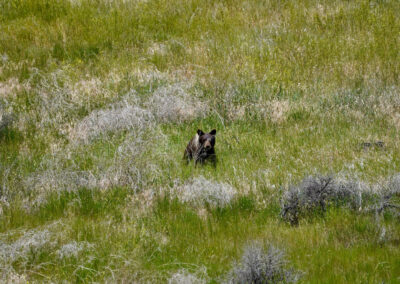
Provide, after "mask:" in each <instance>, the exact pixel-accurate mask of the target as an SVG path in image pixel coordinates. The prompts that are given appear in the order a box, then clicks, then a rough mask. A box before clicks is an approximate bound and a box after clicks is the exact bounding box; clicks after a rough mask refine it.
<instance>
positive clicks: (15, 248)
mask: <svg viewBox="0 0 400 284" xmlns="http://www.w3.org/2000/svg"><path fill="white" fill-rule="evenodd" d="M53 246H54V243H53V242H51V233H50V232H49V231H48V230H43V231H36V230H31V231H28V232H26V233H25V234H24V235H23V236H22V237H21V238H19V239H18V240H16V241H15V242H13V243H11V244H5V243H3V244H0V267H7V266H9V265H11V264H12V263H13V262H15V261H21V262H26V261H28V259H29V255H32V254H37V253H40V252H41V251H42V250H44V249H46V248H52V247H53Z"/></svg>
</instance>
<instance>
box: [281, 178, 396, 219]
mask: <svg viewBox="0 0 400 284" xmlns="http://www.w3.org/2000/svg"><path fill="white" fill-rule="evenodd" d="M399 185H400V183H399V182H397V179H394V180H393V181H392V182H389V183H388V185H387V186H386V187H387V189H385V188H379V189H378V190H376V189H375V190H373V189H371V188H368V186H367V185H361V183H359V182H358V183H356V182H354V181H336V180H334V179H333V178H332V177H324V176H316V177H314V176H309V177H307V178H305V179H304V180H303V181H302V182H301V183H300V184H299V185H297V186H292V187H290V188H289V190H288V191H286V192H285V193H284V195H283V200H282V209H281V216H282V218H283V219H284V220H285V221H287V222H289V223H290V224H291V225H298V223H299V220H300V219H301V218H302V217H304V216H306V215H313V214H322V215H323V214H325V212H326V210H327V208H328V206H329V205H335V206H346V207H348V208H350V209H353V210H358V211H363V212H367V211H376V212H378V213H381V212H382V211H383V210H385V209H399V208H400V206H398V205H396V204H394V203H393V202H392V198H393V197H394V196H396V195H398V192H399V188H400V187H399Z"/></svg>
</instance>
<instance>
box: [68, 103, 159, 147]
mask: <svg viewBox="0 0 400 284" xmlns="http://www.w3.org/2000/svg"><path fill="white" fill-rule="evenodd" d="M152 121H153V115H152V114H151V113H150V112H149V111H148V110H145V109H142V108H140V107H137V106H132V105H126V106H124V107H116V108H114V107H112V108H110V109H106V110H95V111H93V112H92V113H91V114H89V115H88V116H87V117H85V118H84V119H83V120H82V121H80V122H79V123H78V124H77V125H76V127H75V128H74V130H73V131H72V133H71V138H72V139H73V140H78V141H79V140H81V141H83V142H86V143H88V142H90V141H92V140H93V139H95V138H96V137H98V136H100V135H106V134H108V133H113V132H114V133H115V132H117V131H122V130H129V129H134V130H135V131H139V130H142V129H143V128H146V127H148V126H149V125H150V124H151V122H152Z"/></svg>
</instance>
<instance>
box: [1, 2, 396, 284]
mask: <svg viewBox="0 0 400 284" xmlns="http://www.w3.org/2000/svg"><path fill="white" fill-rule="evenodd" d="M399 10H400V2H398V1H394V0H393V1H390V0H388V1H366V0H357V1H350V2H349V1H339V0H335V1H314V0H307V1H294V0H293V1H233V0H232V1H231V0H229V1H217V2H216V1H199V0H192V1H180V0H174V1H163V0H150V1H122V0H115V1H105V0H96V1H92V0H77V1H72V0H71V1H67V0H57V1H50V0H25V1H20V0H0V104H1V107H2V108H0V110H2V111H3V110H4V111H5V112H6V113H7V114H8V113H10V114H13V115H14V117H15V121H14V123H13V124H12V125H10V126H8V127H6V128H5V129H3V130H1V131H0V232H1V234H0V240H1V241H2V242H3V241H4V243H5V244H12V243H14V242H15V241H17V240H18V239H19V238H20V237H22V236H24V234H28V232H29V230H37V231H41V230H46V229H47V230H49V231H50V232H51V241H52V242H50V243H49V244H46V245H45V246H44V247H40V248H39V249H38V250H37V251H36V250H35V249H34V247H32V249H31V251H30V252H29V253H28V254H26V255H23V256H22V257H21V258H19V259H17V260H15V261H13V262H11V263H7V262H2V261H1V260H0V271H1V272H0V277H1V278H0V279H2V281H6V282H7V281H11V280H10V279H11V277H12V275H14V276H15V275H17V274H19V275H20V276H21V277H25V279H26V281H29V282H35V281H39V282H40V281H49V282H50V281H53V282H54V281H61V280H69V281H71V282H93V281H97V282H105V281H109V282H114V281H122V282H123V281H125V282H134V281H137V282H151V283H154V282H160V283H165V282H166V281H167V280H168V279H169V277H170V276H171V275H172V274H173V273H175V272H176V271H178V270H179V269H182V268H184V269H186V270H188V271H189V272H191V273H193V274H199V271H203V270H202V269H204V268H205V269H206V271H207V275H208V276H209V278H208V281H209V282H211V283H219V282H222V281H223V278H224V276H225V275H226V273H227V272H228V271H229V270H230V269H231V267H232V265H233V264H234V262H235V261H236V260H238V259H239V258H240V256H241V254H242V252H243V248H244V247H245V245H246V244H248V243H249V242H251V241H254V240H258V241H264V242H267V243H271V244H273V245H274V246H277V247H278V248H281V249H282V250H284V251H285V252H286V258H287V260H288V261H289V263H290V264H291V265H292V266H293V267H294V268H295V269H297V270H300V271H302V278H301V279H300V282H301V283H376V282H387V283H397V282H399V281H400V278H399V275H400V262H399V259H400V251H399V241H400V240H399V237H398V236H399V235H400V226H399V219H398V216H396V215H394V214H391V213H385V214H383V216H380V217H379V218H376V217H375V216H374V214H368V213H364V212H356V211H352V210H350V209H345V208H340V207H338V208H336V207H335V208H329V209H328V212H327V213H326V214H325V215H319V214H317V213H316V214H315V215H313V214H311V215H310V216H307V217H306V218H303V219H302V220H301V221H300V224H299V226H297V227H292V226H290V225H288V224H286V223H285V222H284V221H283V220H282V219H281V218H280V216H279V214H280V202H281V198H282V193H283V191H284V190H285V189H286V188H287V187H288V186H290V185H294V184H297V183H298V182H300V181H301V180H302V179H303V178H304V177H305V176H308V175H317V174H323V175H332V176H335V177H342V178H347V179H349V180H358V181H362V182H366V183H371V184H378V185H379V184H381V185H382V184H384V183H385V181H387V180H388V179H390V177H392V176H393V175H395V174H397V172H398V168H399V166H400V152H399V142H398V141H399V134H398V130H399V128H400V119H399V100H398V93H399V90H400V82H399V78H400V51H399V48H398V46H400V37H399V36H398V34H400V19H399V17H398V12H397V11H399ZM171 84H177V85H178V86H181V87H182V88H183V89H184V92H185V93H186V94H187V96H193V98H195V102H198V101H200V102H203V103H205V104H206V105H207V109H208V111H207V112H206V113H204V114H202V115H198V114H197V113H195V114H194V115H189V119H186V120H182V121H180V120H175V121H168V120H167V121H164V122H160V121H158V120H157V119H156V120H155V121H154V125H153V124H152V125H151V126H146V127H145V128H144V130H143V132H140V131H138V129H137V128H136V126H135V127H131V128H127V129H125V130H124V131H120V132H116V133H113V129H108V132H109V133H107V135H103V136H101V135H100V136H99V137H97V138H96V139H95V140H93V141H92V142H90V143H87V144H82V143H76V141H75V142H74V140H73V139H71V137H70V135H71V130H72V129H74V127H75V126H76V125H77V123H79V122H80V121H81V120H82V119H83V118H84V117H86V116H87V115H89V114H90V113H92V112H93V111H94V110H98V109H108V108H109V107H110V106H114V107H115V105H116V104H117V105H118V103H121V100H122V99H125V100H126V102H125V104H131V105H135V106H138V107H141V108H147V107H146V102H147V101H148V99H149V98H150V97H151V96H152V95H153V94H154V91H155V90H156V89H157V88H159V87H164V86H169V85H171ZM176 95H177V94H175V93H173V94H169V96H170V97H173V96H176ZM185 98H186V97H183V100H184V99H185ZM122 105H124V104H122ZM158 107H160V108H161V107H162V105H161V106H158ZM192 107H193V108H194V110H196V105H194V106H192ZM184 111H186V110H184ZM187 111H188V112H190V111H191V110H187ZM153 112H154V111H153ZM153 115H155V116H157V114H156V113H153ZM0 122H1V121H0ZM198 128H200V129H203V130H204V131H210V130H211V129H214V128H215V129H217V137H216V139H217V140H216V141H217V143H216V152H217V155H218V164H217V166H216V167H215V168H214V167H212V166H211V165H205V166H197V167H196V166H195V165H193V164H189V165H186V164H185V163H184V162H183V161H182V157H183V151H184V149H185V147H186V144H187V143H188V141H189V140H190V139H191V138H192V137H193V135H194V134H195V133H196V130H197V129H198ZM129 139H131V140H129ZM377 141H383V142H384V147H383V148H379V147H371V148H370V149H364V148H363V146H362V143H364V142H377ZM126 144H128V146H129V147H133V148H135V149H136V148H137V149H138V150H137V151H138V152H137V153H136V154H131V153H130V152H129V154H128V152H127V153H120V152H119V151H121V149H127V148H124V147H126ZM130 155H131V156H130ZM113 166H114V168H113ZM65 173H70V174H71V173H72V174H76V177H77V178H76V180H73V181H72V179H71V184H70V185H68V184H67V185H66V186H65V188H63V189H62V190H61V189H60V188H57V186H58V185H57V183H55V182H54V181H52V180H51V177H52V175H54V174H58V176H57V177H58V179H63V178H65V180H66V181H69V180H68V178H67V177H68V176H67V175H66V174H65ZM62 174H65V175H64V176H63V175H62ZM198 176H204V177H205V178H206V179H209V180H213V181H216V182H224V183H229V184H230V185H232V186H233V187H234V188H235V189H236V190H237V192H238V196H237V198H236V199H235V200H234V201H232V203H231V204H230V206H228V207H226V208H212V207H210V206H207V205H205V206H203V207H195V206H192V205H189V204H186V203H181V202H180V201H179V199H178V198H175V197H174V196H173V195H170V194H169V193H168V190H169V189H171V188H173V187H174V184H176V183H185V182H187V181H189V180H191V179H192V178H195V177H198ZM74 177H75V176H74ZM90 177H91V178H92V180H90ZM110 177H111V178H110ZM117 177H132V179H134V180H135V184H134V186H129V185H126V184H123V183H122V182H121V180H117ZM83 178H87V179H88V180H89V181H87V182H86V181H85V182H82V181H81V180H80V179H83ZM113 178H114V179H113ZM93 180H94V181H95V183H94V182H93ZM41 181H47V183H45V182H44V183H43V184H41V183H40V182H41ZM91 182H92V183H91ZM107 182H109V184H107ZM93 184H95V185H94V186H92V185H93ZM396 198H397V199H395V201H396V202H398V201H399V200H398V196H397V197H396ZM383 228H385V229H386V236H385V238H384V240H382V239H381V237H380V236H381V234H382V229H383ZM72 241H76V242H88V243H90V244H92V248H90V249H89V248H87V249H84V250H83V251H82V252H80V253H79V254H78V257H72V258H66V259H60V258H59V257H58V255H57V250H58V249H60V248H61V247H62V246H63V245H65V244H68V243H71V242H72ZM10 275H11V276H10Z"/></svg>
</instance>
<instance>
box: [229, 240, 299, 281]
mask: <svg viewBox="0 0 400 284" xmlns="http://www.w3.org/2000/svg"><path fill="white" fill-rule="evenodd" d="M299 277H300V274H299V273H298V272H296V271H295V270H293V269H292V268H289V267H288V262H287V260H286V259H285V256H284V253H283V252H282V251H281V250H280V249H278V248H276V247H274V246H272V245H270V246H269V247H268V249H267V251H265V250H264V248H263V246H262V245H260V244H258V243H253V244H250V245H248V246H247V247H246V248H245V251H244V253H243V256H242V258H241V260H240V262H239V263H236V264H235V266H234V267H233V268H232V270H231V271H230V273H229V276H228V281H227V283H231V284H236V283H237V284H241V283H255V284H261V283H295V282H297V281H298V279H299Z"/></svg>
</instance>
